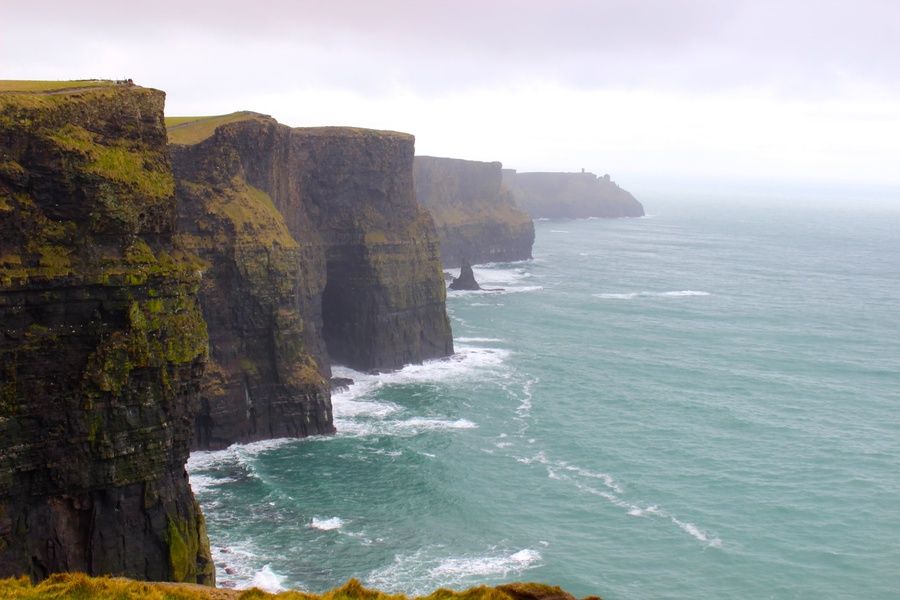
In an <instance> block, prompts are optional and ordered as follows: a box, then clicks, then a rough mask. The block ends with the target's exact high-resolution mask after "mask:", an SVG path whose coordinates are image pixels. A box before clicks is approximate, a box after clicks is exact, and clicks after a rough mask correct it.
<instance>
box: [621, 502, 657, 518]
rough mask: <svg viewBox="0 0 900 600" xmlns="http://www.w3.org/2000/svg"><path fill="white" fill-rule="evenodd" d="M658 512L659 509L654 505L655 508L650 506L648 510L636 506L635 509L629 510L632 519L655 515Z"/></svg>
mask: <svg viewBox="0 0 900 600" xmlns="http://www.w3.org/2000/svg"><path fill="white" fill-rule="evenodd" d="M658 512H659V507H658V506H656V505H655V504H654V505H653V506H648V507H647V508H641V507H639V506H636V507H634V508H633V509H631V510H629V511H628V514H629V515H631V516H632V517H645V516H647V515H655V514H657V513H658Z"/></svg>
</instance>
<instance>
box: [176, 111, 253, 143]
mask: <svg viewBox="0 0 900 600" xmlns="http://www.w3.org/2000/svg"><path fill="white" fill-rule="evenodd" d="M261 118H264V115H261V114H259V113H255V112H251V111H248V110H242V111H238V112H233V113H230V114H227V115H213V116H208V117H166V129H168V132H169V143H170V144H184V145H189V144H197V143H199V142H202V141H203V140H205V139H207V138H208V137H210V136H211V135H212V134H213V133H214V132H215V131H216V128H217V127H219V126H221V125H225V124H227V123H236V122H238V121H247V120H250V119H261Z"/></svg>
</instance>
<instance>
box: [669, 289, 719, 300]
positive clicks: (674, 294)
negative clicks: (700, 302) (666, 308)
mask: <svg viewBox="0 0 900 600" xmlns="http://www.w3.org/2000/svg"><path fill="white" fill-rule="evenodd" d="M659 295H660V296H663V297H667V298H679V297H681V296H709V295H710V293H709V292H699V291H696V290H680V291H677V292H662V293H660V294H659Z"/></svg>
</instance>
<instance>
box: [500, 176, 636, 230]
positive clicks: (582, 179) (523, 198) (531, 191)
mask: <svg viewBox="0 0 900 600" xmlns="http://www.w3.org/2000/svg"><path fill="white" fill-rule="evenodd" d="M503 181H504V183H505V184H506V186H507V187H508V188H509V189H510V190H512V192H513V194H514V196H515V198H516V203H518V205H519V206H520V207H522V209H523V210H525V212H527V213H528V214H529V215H531V216H532V217H533V218H535V219H538V218H548V219H578V218H586V217H602V218H618V217H642V216H644V207H643V206H642V205H641V203H640V202H638V201H637V200H635V198H634V196H632V195H631V193H629V192H627V191H626V190H623V189H622V188H620V187H619V186H618V185H616V183H615V182H614V181H612V180H611V179H610V178H609V175H604V176H603V177H597V176H596V175H594V174H593V173H585V172H581V173H517V172H516V171H514V170H512V169H504V170H503Z"/></svg>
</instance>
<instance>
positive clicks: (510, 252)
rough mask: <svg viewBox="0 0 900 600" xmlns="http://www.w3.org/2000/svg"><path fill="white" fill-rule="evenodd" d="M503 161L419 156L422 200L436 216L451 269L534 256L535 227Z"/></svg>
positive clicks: (419, 195)
mask: <svg viewBox="0 0 900 600" xmlns="http://www.w3.org/2000/svg"><path fill="white" fill-rule="evenodd" d="M501 169H502V167H501V165H500V163H498V162H491V163H487V162H478V161H472V160H458V159H453V158H435V157H432V156H417V157H416V160H415V183H416V198H417V200H418V201H419V203H420V204H422V206H424V207H426V208H427V209H428V211H429V212H430V213H431V215H432V217H433V218H434V222H435V225H436V227H437V231H438V237H439V239H440V244H441V259H442V261H443V264H444V266H445V267H459V266H460V265H462V263H463V261H464V260H468V261H469V262H470V263H486V262H501V261H511V260H525V259H529V258H531V247H532V245H533V244H534V223H533V222H532V220H531V217H530V216H528V214H526V213H525V212H523V211H522V210H521V209H520V208H518V207H517V206H516V204H515V202H514V200H513V197H512V194H511V193H510V191H509V190H508V189H507V187H506V186H505V185H503V183H502V174H501Z"/></svg>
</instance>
